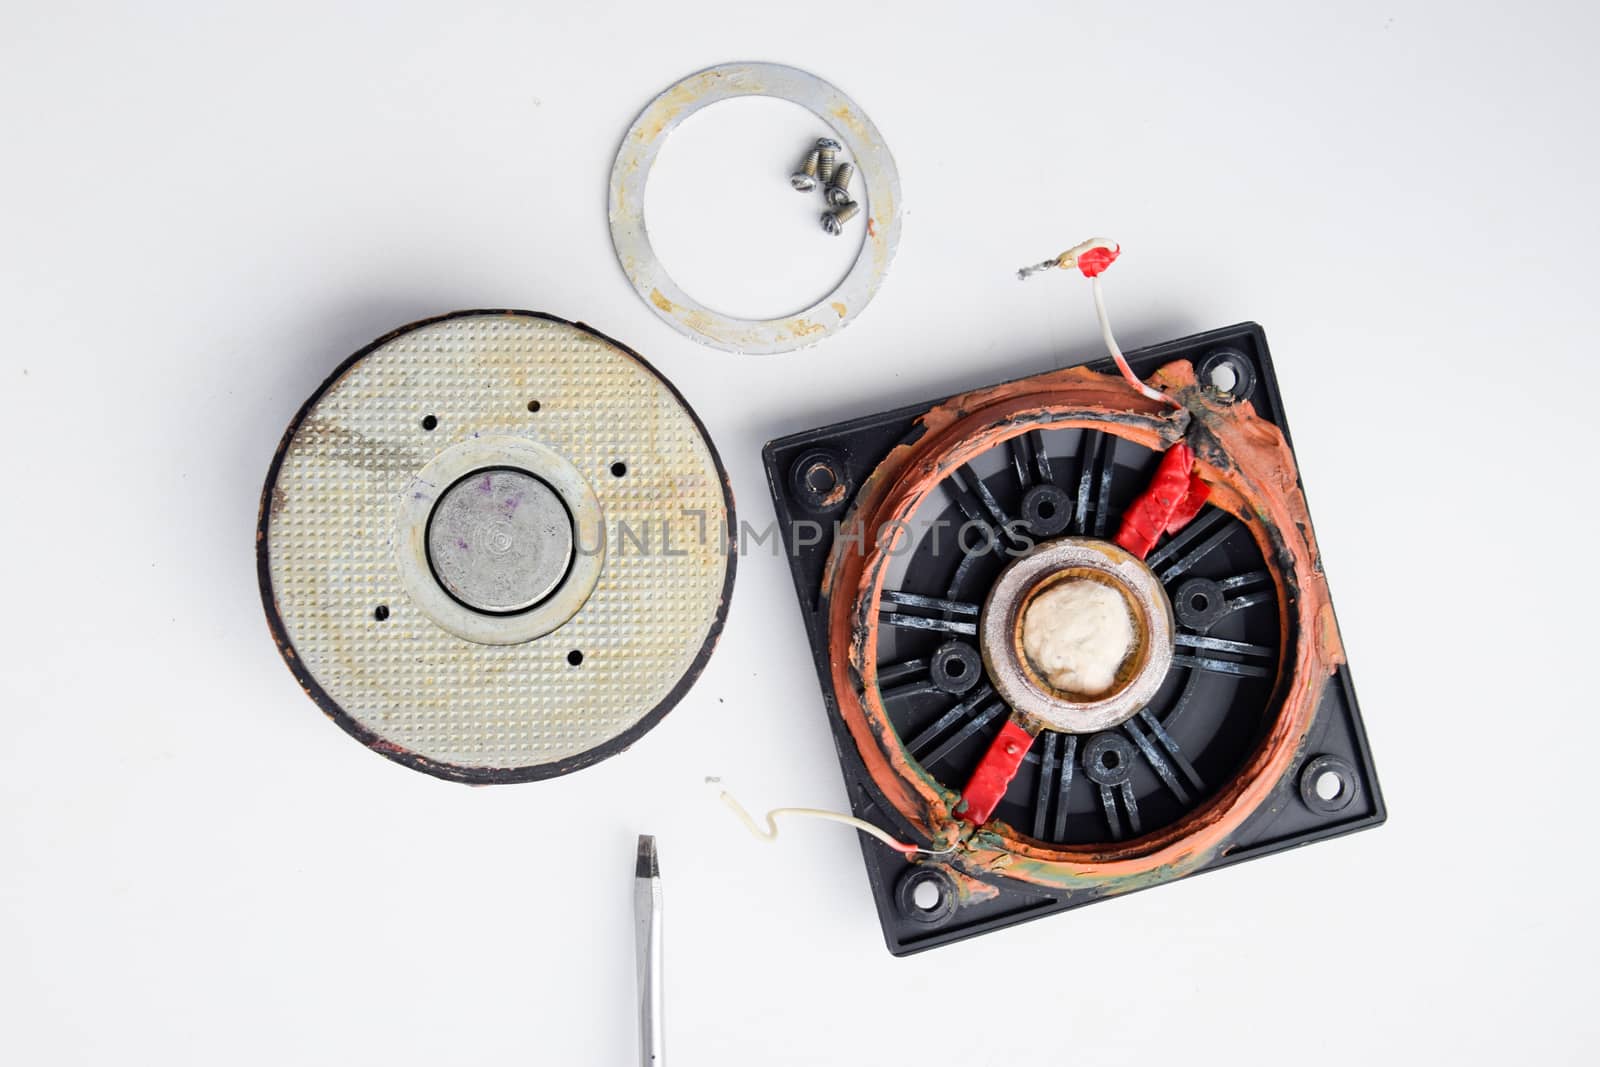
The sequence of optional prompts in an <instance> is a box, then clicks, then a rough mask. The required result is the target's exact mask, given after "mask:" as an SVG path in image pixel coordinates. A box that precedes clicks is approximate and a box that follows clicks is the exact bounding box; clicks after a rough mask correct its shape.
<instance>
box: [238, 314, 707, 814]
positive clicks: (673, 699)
mask: <svg viewBox="0 0 1600 1067" xmlns="http://www.w3.org/2000/svg"><path fill="white" fill-rule="evenodd" d="M472 315H506V316H509V317H513V318H534V319H543V320H544V321H546V322H555V323H560V324H561V325H563V326H571V327H573V328H575V329H579V330H583V331H584V332H586V333H589V334H593V335H594V336H595V337H597V338H599V339H600V340H602V341H604V342H605V343H606V344H609V345H612V346H614V347H616V348H617V349H619V350H621V351H622V352H624V353H626V354H627V355H628V356H629V357H630V358H632V359H633V360H634V361H636V362H637V363H638V364H639V366H641V367H643V368H644V369H645V370H646V371H648V372H649V373H650V374H652V375H654V376H655V377H656V378H657V379H658V380H659V381H660V382H661V384H663V385H665V386H666V387H667V391H668V392H670V393H671V394H672V396H673V398H674V399H676V400H677V401H678V403H679V404H682V405H683V410H684V411H685V412H686V413H688V416H689V418H690V420H691V421H692V422H693V423H694V426H695V429H697V430H698V431H700V437H701V438H702V439H703V440H704V441H705V443H706V451H708V452H709V453H710V454H711V462H712V463H714V464H715V465H716V468H717V477H718V478H719V480H720V481H721V483H722V499H723V505H724V507H725V509H726V511H727V526H728V529H727V536H726V537H725V538H724V540H723V543H724V544H727V545H733V544H735V543H736V541H735V539H734V534H735V533H736V531H737V530H738V520H737V518H736V516H735V513H734V501H733V484H732V482H731V481H730V480H729V478H728V471H727V468H726V467H724V466H723V463H722V456H721V455H720V454H718V452H717V447H716V444H715V443H714V442H713V441H712V440H711V435H710V434H709V433H708V432H706V427H705V423H703V422H702V421H701V420H700V416H699V415H698V414H697V413H696V412H695V410H694V408H693V407H691V406H690V404H689V401H688V400H686V399H685V398H684V396H683V394H682V393H680V392H679V391H678V387H677V386H675V385H673V384H672V382H671V381H669V380H668V379H667V377H666V376H665V375H664V374H662V373H661V372H660V371H658V370H656V368H655V367H654V366H653V365H652V364H651V363H650V361H649V360H647V359H645V358H644V357H643V356H641V355H640V354H639V353H638V352H635V351H634V350H633V349H632V348H630V347H629V346H627V345H625V344H623V343H622V342H620V341H618V340H616V339H614V338H612V337H610V336H608V335H606V334H605V333H602V332H601V331H599V330H597V329H595V328H594V327H592V326H590V325H588V324H587V323H583V322H575V321H573V320H570V319H564V318H561V317H560V316H559V315H550V314H547V313H545V312H542V311H523V310H519V309H516V308H475V309H471V310H466V311H451V312H447V313H445V314H443V315H433V316H430V317H428V318H424V319H418V320H417V321H415V322H412V323H409V324H407V325H405V326H401V327H400V328H399V329H396V330H391V331H390V332H388V333H386V334H384V335H383V336H382V337H379V338H378V339H377V340H376V341H373V342H372V343H370V344H368V345H366V346H365V347H363V348H361V349H359V350H358V351H357V352H356V353H355V354H354V355H352V356H350V357H349V358H348V359H346V360H344V362H342V363H340V364H339V365H338V366H337V367H335V368H334V370H333V373H331V374H329V375H328V377H327V378H326V379H325V380H324V381H323V383H322V384H321V385H319V386H318V387H317V388H316V391H315V392H313V393H312V394H311V396H310V397H308V398H307V399H306V402H305V403H304V404H302V405H300V409H299V410H298V411H297V412H295V415H294V418H293V419H291V420H290V421H289V426H288V429H286V430H284V432H283V438H282V439H281V440H280V441H279V442H278V447H277V450H276V451H275V452H273V454H272V463H271V465H270V466H269V467H268V468H267V479H266V482H265V484H264V485H263V486H262V489H261V504H260V507H259V510H258V512H257V517H256V579H257V582H258V583H259V585H260V589H261V606H262V609H263V610H264V611H265V612H266V616H267V626H268V628H269V629H270V630H271V631H272V640H273V643H274V644H276V645H277V646H278V652H279V654H280V655H282V656H283V661H284V663H285V664H286V665H287V666H288V668H289V671H290V673H292V674H293V675H294V677H295V680H296V681H297V682H299V683H300V688H301V689H303V690H305V693H306V695H307V696H309V697H310V698H311V699H312V700H313V701H314V702H315V703H316V705H317V706H318V707H319V708H321V709H322V711H323V713H324V714H325V715H327V716H328V718H330V719H332V720H333V721H334V722H335V723H337V724H338V725H339V727H340V728H341V729H342V730H344V732H345V733H347V734H349V735H350V736H351V737H353V738H355V739H356V740H357V741H359V742H361V743H362V744H363V745H365V746H366V747H367V748H368V749H370V750H372V751H373V752H376V753H378V754H379V755H380V756H384V757H386V758H387V759H390V760H393V761H394V762H396V763H398V764H401V765H402V766H405V767H410V768H411V769H412V770H416V771H422V772H423V773H425V774H431V775H433V776H434V777H436V778H443V779H445V780H447V781H452V782H463V783H466V784H468V785H500V784H507V783H511V782H534V781H539V780H541V779H545V778H557V777H560V776H561V775H564V774H571V773H572V772H573V771H578V770H582V769H583V768H585V767H588V766H592V765H593V764H596V763H599V762H600V761H601V760H604V759H609V758H610V757H612V756H615V755H616V754H617V753H619V752H622V751H624V750H626V749H628V748H630V747H632V745H633V744H634V743H635V742H637V741H638V740H639V738H641V737H643V736H644V735H645V734H646V733H648V732H650V730H652V729H653V728H655V726H656V725H657V724H658V723H660V721H661V720H662V719H664V718H665V717H666V714H667V712H669V711H671V710H672V709H673V708H674V707H676V706H677V704H678V702H679V701H680V700H682V699H683V697H684V695H685V694H687V693H688V691H689V689H690V687H691V686H693V685H694V683H695V682H696V681H697V680H698V679H699V677H700V675H701V673H702V672H704V670H705V667H706V664H707V663H708V662H709V661H710V659H711V653H712V651H713V650H715V648H716V645H717V641H718V640H719V639H720V638H721V636H722V628H723V626H724V624H725V623H726V622H727V618H728V607H729V604H730V601H731V599H732V595H733V579H734V573H735V571H736V570H737V563H738V553H736V552H733V551H729V552H728V553H727V554H726V555H727V568H726V571H725V573H724V577H723V581H722V591H721V592H720V593H719V594H718V597H719V599H718V603H717V613H716V617H715V618H714V619H713V620H712V622H711V627H710V628H709V630H707V632H706V638H705V641H704V642H703V643H702V644H701V646H700V650H699V651H698V652H697V653H695V657H694V660H693V661H692V662H691V663H690V664H689V668H688V669H687V670H686V671H685V672H684V673H683V676H682V677H681V678H679V679H678V681H677V682H676V683H675V684H674V685H673V687H672V689H671V690H670V691H669V692H668V693H667V695H666V696H665V697H663V698H662V700H661V701H660V702H659V703H658V704H656V706H655V707H654V708H652V709H650V711H649V712H647V713H646V714H645V715H644V717H643V718H641V719H640V720H639V721H638V722H636V723H634V724H633V725H632V726H630V727H628V729H626V730H624V731H623V732H622V733H620V734H618V735H617V736H616V737H614V738H612V739H611V740H609V741H606V742H604V743H602V744H599V745H596V746H595V747H594V748H591V749H589V750H588V751H586V752H580V753H578V754H577V755H575V756H568V757H566V758H564V759H559V760H555V761H552V762H550V763H539V764H531V765H528V766H524V767H464V766H461V765H459V764H455V763H447V762H444V761H442V760H436V759H431V758H430V757H428V756H424V755H422V754H421V753H418V752H413V751H412V750H410V749H408V748H405V747H403V746H401V745H397V744H395V743H394V742H392V741H388V740H385V739H384V738H382V737H379V736H378V735H377V734H375V733H373V732H372V731H371V730H368V729H367V728H366V727H365V726H362V725H361V724H360V723H359V722H357V721H356V720H355V719H353V718H352V717H350V716H349V715H348V714H346V713H345V711H344V709H343V708H341V707H340V706H339V704H338V702H337V701H335V700H334V699H333V698H332V697H331V696H329V695H328V693H327V691H326V690H324V689H323V688H322V686H321V685H320V684H319V683H318V682H317V680H316V678H315V677H313V676H312V674H311V672H310V671H309V670H307V669H306V667H305V665H304V663H303V662H302V661H301V660H300V657H299V656H298V655H296V653H295V648H294V642H292V641H291V640H290V639H289V634H288V631H287V630H285V629H284V625H283V619H282V617H281V616H280V615H279V614H278V605H277V599H276V597H275V596H274V595H273V592H272V575H271V568H270V566H269V562H268V548H269V546H268V534H267V525H268V520H269V518H270V509H271V503H272V491H273V489H274V488H275V487H276V485H277V482H278V473H279V471H280V470H282V468H283V460H284V457H285V455H287V453H288V450H289V442H290V441H292V440H293V439H294V435H295V431H297V430H298V429H299V428H300V425H301V423H302V422H304V421H305V419H306V417H307V416H308V415H309V414H310V413H311V410H312V409H313V408H314V407H316V404H317V401H319V400H321V399H322V397H323V395H324V394H325V393H327V391H328V390H329V389H330V388H332V387H333V385H334V383H335V382H337V381H338V380H339V379H340V378H341V377H343V376H344V375H345V373H346V372H348V371H349V370H350V368H351V367H353V366H355V365H356V364H357V363H359V362H360V361H361V360H362V359H364V358H366V357H367V356H368V355H370V354H372V353H373V352H374V351H376V350H377V349H379V348H381V347H382V346H384V345H386V344H388V343H389V342H390V341H393V340H394V339H395V338H397V337H400V336H402V335H404V334H407V333H410V332H411V331H412V330H417V329H420V328H422V327H424V326H431V325H433V324H435V323H439V322H446V321H448V320H450V319H459V318H466V317H468V316H472Z"/></svg>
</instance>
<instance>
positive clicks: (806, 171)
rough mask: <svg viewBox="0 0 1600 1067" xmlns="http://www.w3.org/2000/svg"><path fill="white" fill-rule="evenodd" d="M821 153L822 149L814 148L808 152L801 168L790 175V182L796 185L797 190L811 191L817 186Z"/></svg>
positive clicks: (802, 191)
mask: <svg viewBox="0 0 1600 1067" xmlns="http://www.w3.org/2000/svg"><path fill="white" fill-rule="evenodd" d="M821 154H822V150H821V149H818V148H813V149H812V150H811V151H810V152H809V153H807V154H806V158H805V162H803V163H801V164H800V169H799V170H797V171H795V172H794V173H793V174H791V175H789V184H790V185H792V186H794V188H795V191H796V192H801V193H809V192H810V191H811V190H813V189H815V188H816V187H817V161H818V159H819V158H820V157H821Z"/></svg>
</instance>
